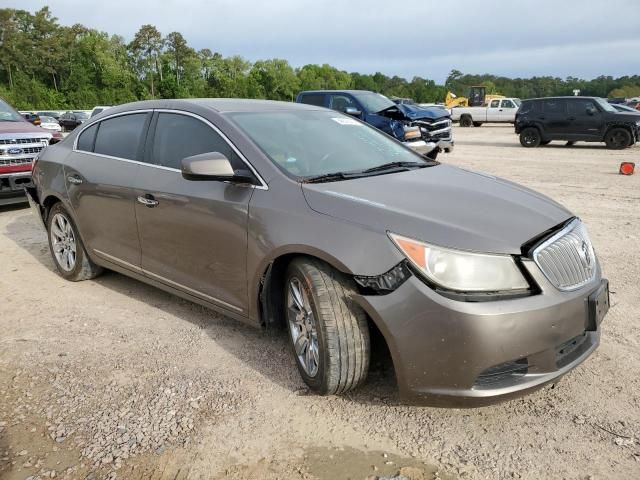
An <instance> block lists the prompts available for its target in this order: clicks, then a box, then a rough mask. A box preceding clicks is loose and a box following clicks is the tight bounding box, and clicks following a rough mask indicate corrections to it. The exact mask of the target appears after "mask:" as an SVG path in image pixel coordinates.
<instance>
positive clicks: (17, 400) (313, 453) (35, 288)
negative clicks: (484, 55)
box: [0, 126, 640, 480]
mask: <svg viewBox="0 0 640 480" xmlns="http://www.w3.org/2000/svg"><path fill="white" fill-rule="evenodd" d="M455 135H456V141H457V145H456V148H455V151H454V152H453V153H452V154H450V155H442V157H441V159H442V160H443V161H445V162H447V163H451V164H455V165H459V166H462V167H464V168H471V169H476V170H482V171H485V172H488V173H491V174H496V175H499V176H502V177H506V178H509V179H511V180H514V181H516V182H520V183H523V184H525V185H527V186H529V187H531V188H534V189H536V190H539V191H541V192H543V193H545V194H548V195H550V196H552V197H554V198H555V199H556V200H559V201H560V202H562V203H564V204H565V205H567V206H568V207H569V208H570V209H571V210H573V211H574V212H575V213H576V214H577V215H579V216H580V217H582V218H583V219H584V220H585V221H586V222H587V224H588V226H589V229H590V233H591V236H592V239H593V241H594V244H595V247H596V250H597V252H598V254H599V256H600V259H601V262H602V264H603V266H604V271H605V274H606V275H607V276H608V278H609V279H610V281H611V289H612V308H611V310H610V312H609V315H608V316H607V318H606V319H605V322H604V324H603V328H604V333H603V338H602V344H601V346H600V348H599V349H598V350H597V351H596V353H595V354H594V355H593V356H592V357H591V358H590V359H589V360H588V361H587V362H586V363H585V364H583V365H582V366H580V367H579V368H577V369H576V370H575V371H573V372H572V373H570V374H569V375H568V376H567V377H565V378H564V379H563V381H562V382H560V383H559V384H557V385H556V386H555V387H554V388H551V387H549V388H545V389H543V390H541V391H539V392H537V393H535V394H533V395H530V396H528V397H525V398H522V399H518V400H514V401H511V402H508V403H505V404H501V405H497V406H492V407H486V408H481V409H474V410H453V409H451V410H446V409H433V408H426V407H415V406H406V405H403V404H402V403H401V402H399V401H398V398H397V395H396V391H395V388H394V384H393V375H392V372H391V370H390V367H389V364H388V362H384V361H382V362H380V363H378V364H377V365H375V366H374V369H373V371H372V374H371V376H370V379H369V381H368V383H367V384H366V385H365V386H364V387H363V388H361V389H360V390H358V391H356V392H354V393H353V394H351V395H350V396H345V397H329V398H320V397H316V396H314V395H310V394H308V392H307V390H306V389H305V388H304V385H303V383H302V382H301V380H300V378H299V376H298V374H297V371H296V369H295V365H294V361H293V358H292V356H291V354H290V353H289V347H288V344H287V338H286V336H285V335H284V334H283V333H272V334H265V333H263V332H260V331H258V330H254V329H252V328H250V327H246V326H243V325H242V324H239V323H237V322H234V321H233V320H230V319H227V318H224V317H222V316H220V315H218V314H216V313H214V312H211V311H208V310H205V309H203V308H201V307H199V306H197V305H194V304H192V303H189V302H187V301H183V300H181V299H178V298H176V297H172V296H170V295H168V294H165V293H163V292H161V291H159V290H157V289H154V288H152V287H149V286H146V285H144V284H142V283H139V282H136V281H134V280H131V279H128V278H126V277H124V276H121V275H118V274H115V273H108V274H106V275H104V276H102V277H100V278H99V279H96V280H95V281H88V282H82V283H76V284H73V283H69V282H65V281H64V280H62V279H61V278H59V277H58V276H57V275H56V274H55V273H54V271H53V263H52V261H51V259H50V256H49V252H48V247H47V243H46V237H45V234H44V232H43V231H42V230H41V229H40V227H39V225H38V223H37V221H36V219H35V218H34V217H32V216H31V213H30V212H29V210H28V209H26V208H23V207H4V208H1V209H0V252H2V253H1V254H0V258H1V261H0V291H2V292H3V294H2V304H1V308H2V313H1V315H0V478H2V479H8V480H13V479H25V478H33V479H35V478H53V477H56V478H93V479H99V478H109V479H115V478H136V479H137V478H140V479H142V478H154V479H165V478H166V479H169V478H171V479H187V478H232V479H238V480H244V479H250V478H256V479H258V478H259V479H276V478H279V479H314V478H317V479H329V478H331V479H340V478H352V479H365V478H376V476H379V477H380V478H397V479H402V478H407V479H413V480H417V479H427V478H430V479H431V478H469V479H486V478H499V479H502V478H524V479H540V478H567V479H587V478H592V479H611V478H615V479H618V478H619V479H632V478H640V443H639V438H640V408H639V407H640V380H639V378H640V361H639V360H640V353H639V351H640V350H639V342H640V340H639V339H640V324H639V320H638V319H639V318H640V286H639V281H638V279H639V278H640V262H639V261H638V256H637V249H638V245H639V238H640V208H639V207H640V175H637V174H636V175H634V176H631V177H623V176H620V175H617V167H618V164H619V162H620V161H623V160H631V161H633V160H634V159H635V158H637V157H638V151H640V150H639V148H638V147H635V148H632V149H628V150H626V151H622V152H612V151H607V150H605V149H604V148H603V147H601V146H600V145H586V144H584V145H580V144H578V145H576V146H575V147H571V148H569V147H565V146H564V145H562V144H558V145H555V144H551V145H549V146H547V147H543V148H538V149H533V150H528V149H524V148H521V147H520V146H519V145H518V143H517V138H516V136H515V135H514V134H513V129H512V127H506V126H482V127H480V128H471V129H460V128H457V129H456V131H455Z"/></svg>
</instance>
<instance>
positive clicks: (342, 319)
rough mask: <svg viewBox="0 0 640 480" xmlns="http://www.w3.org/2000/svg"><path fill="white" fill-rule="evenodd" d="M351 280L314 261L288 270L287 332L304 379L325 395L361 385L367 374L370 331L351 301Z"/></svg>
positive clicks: (302, 260)
mask: <svg viewBox="0 0 640 480" xmlns="http://www.w3.org/2000/svg"><path fill="white" fill-rule="evenodd" d="M353 294H355V287H354V285H352V282H351V281H349V279H348V278H347V277H345V276H344V275H342V274H341V273H340V272H337V271H336V270H334V269H332V268H331V267H330V266H328V265H326V264H325V263H322V262H320V261H318V260H315V259H307V258H298V259H295V260H293V261H292V262H291V264H290V265H289V268H288V270H287V276H286V282H285V292H284V301H285V308H286V317H287V330H288V331H289V337H290V339H291V343H292V346H293V353H294V357H295V359H296V364H297V366H298V370H299V372H300V375H301V376H302V378H303V380H304V381H305V383H306V384H307V385H308V386H309V387H310V388H311V389H312V390H314V391H316V392H318V393H319V394H321V395H334V394H340V393H344V392H348V391H349V390H352V389H354V388H355V387H357V386H358V385H360V384H361V383H362V382H363V381H364V380H365V378H366V377H367V373H368V370H369V354H370V342H369V329H368V325H367V318H366V315H365V313H364V311H363V310H362V309H361V308H360V307H359V306H358V305H357V304H355V303H354V302H353V301H352V300H351V296H352V295H353Z"/></svg>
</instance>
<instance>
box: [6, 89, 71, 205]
mask: <svg viewBox="0 0 640 480" xmlns="http://www.w3.org/2000/svg"><path fill="white" fill-rule="evenodd" d="M59 140H62V135H61V134H60V132H52V131H50V130H44V129H43V128H40V127H36V126H35V125H33V124H31V123H29V122H28V121H27V120H26V119H25V118H24V117H23V116H22V115H20V114H19V113H18V112H17V111H16V110H14V109H13V108H12V107H11V106H10V105H9V104H7V103H6V102H5V101H4V100H2V99H0V205H8V204H12V203H22V202H26V201H27V198H26V197H25V194H24V187H26V186H30V185H31V169H32V168H33V159H34V158H35V157H36V155H38V154H39V153H40V152H41V151H42V150H43V149H44V148H45V147H46V146H47V145H49V143H55V142H57V141H59Z"/></svg>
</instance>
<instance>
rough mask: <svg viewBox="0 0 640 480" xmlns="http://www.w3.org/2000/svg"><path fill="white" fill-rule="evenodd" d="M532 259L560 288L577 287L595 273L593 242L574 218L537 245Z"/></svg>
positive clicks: (587, 281)
mask: <svg viewBox="0 0 640 480" xmlns="http://www.w3.org/2000/svg"><path fill="white" fill-rule="evenodd" d="M533 259H534V261H535V262H536V263H537V264H538V266H539V267H540V270H542V273H544V275H545V276H546V277H547V278H548V279H549V281H550V282H551V283H552V284H553V285H554V286H555V287H556V288H558V289H559V290H576V289H578V288H580V287H582V286H583V285H585V284H587V283H589V282H590V281H591V280H592V279H593V277H594V275H595V274H596V263H597V261H596V255H595V253H594V251H593V245H592V244H591V240H590V239H589V235H588V234H587V229H586V227H585V226H584V224H583V223H582V222H580V220H577V219H576V220H574V221H572V222H571V223H570V224H569V225H567V226H566V227H565V228H563V229H562V230H561V231H559V232H558V233H557V234H555V235H553V236H552V237H551V238H549V239H548V240H546V241H545V242H543V243H542V244H541V245H540V246H539V247H537V248H536V249H535V250H534V252H533Z"/></svg>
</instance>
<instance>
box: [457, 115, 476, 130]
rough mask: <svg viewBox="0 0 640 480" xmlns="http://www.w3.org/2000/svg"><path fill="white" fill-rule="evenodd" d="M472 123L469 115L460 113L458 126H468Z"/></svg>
mask: <svg viewBox="0 0 640 480" xmlns="http://www.w3.org/2000/svg"><path fill="white" fill-rule="evenodd" d="M472 125H473V120H472V119H471V117H470V116H469V115H462V116H461V117H460V126H461V127H470V126H472Z"/></svg>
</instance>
